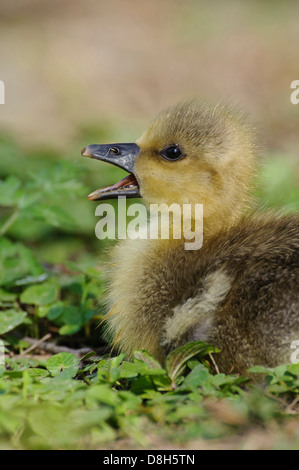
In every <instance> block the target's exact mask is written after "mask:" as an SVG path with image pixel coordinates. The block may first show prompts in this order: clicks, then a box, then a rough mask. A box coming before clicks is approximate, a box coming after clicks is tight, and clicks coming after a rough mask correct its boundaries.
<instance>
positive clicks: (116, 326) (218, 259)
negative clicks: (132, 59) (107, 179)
mask: <svg viewBox="0 0 299 470" xmlns="http://www.w3.org/2000/svg"><path fill="white" fill-rule="evenodd" d="M82 155H83V156H88V157H91V158H95V159H98V160H101V161H104V162H108V163H111V164H113V165H116V166H119V167H121V168H123V169H124V170H126V171H127V172H128V173H129V175H128V176H127V177H125V178H124V179H123V180H121V181H120V182H119V183H116V184H114V185H112V186H108V187H105V188H102V189H99V190H97V191H95V192H93V193H92V194H90V195H89V199H91V200H96V201H98V200H104V199H112V198H117V197H118V196H120V195H125V196H126V197H141V198H142V200H143V202H144V204H145V205H146V207H149V206H150V205H151V204H161V203H166V204H167V205H168V206H170V205H171V204H172V203H176V204H179V206H183V204H190V205H191V206H192V207H195V204H198V203H200V204H202V205H203V244H202V247H201V248H200V249H198V250H186V249H185V243H184V241H185V240H184V239H174V238H171V237H169V240H165V239H161V238H160V239H154V240H151V239H147V240H141V239H139V240H131V239H127V240H123V241H121V242H119V243H118V244H117V245H116V247H115V248H114V252H113V255H112V263H111V269H110V272H109V293H108V296H107V299H108V303H109V307H110V308H109V313H108V314H107V317H106V323H107V325H108V332H109V334H110V337H111V338H112V339H113V344H114V346H115V347H116V348H118V350H120V351H122V352H125V353H127V355H128V356H130V355H132V352H133V350H134V349H146V350H147V351H148V352H149V353H151V354H153V355H154V356H155V357H156V358H157V359H158V360H159V361H161V362H162V363H163V361H164V360H165V357H166V355H167V354H168V353H169V352H170V351H172V350H173V349H175V348H177V347H179V346H182V345H184V344H185V343H187V342H190V341H199V340H202V341H205V342H208V343H212V344H213V345H214V346H216V347H217V348H219V349H220V350H221V352H220V353H219V354H217V366H218V369H219V370H220V371H221V372H225V373H231V372H234V373H239V374H247V373H248V372H247V371H248V368H250V367H251V366H254V365H264V366H269V367H273V366H276V365H278V364H283V363H289V362H290V358H291V354H292V352H293V349H291V345H292V342H293V341H295V340H299V289H298V278H299V276H298V274H299V272H298V247H299V239H298V231H299V230H298V229H299V217H298V214H297V215H296V214H295V215H294V214H293V215H282V214H274V213H272V212H262V213H256V211H253V210H249V208H250V207H251V201H252V183H253V180H254V176H255V174H256V169H257V164H258V146H257V144H256V132H255V130H254V128H252V127H251V126H250V125H249V124H248V123H247V121H246V118H244V116H243V115H242V113H241V112H240V111H238V110H236V109H234V108H232V107H230V106H229V105H225V104H218V105H216V106H215V105H211V104H207V103H204V102H197V101H189V102H184V103H180V104H178V105H176V106H174V107H171V108H169V109H167V110H166V111H164V112H162V113H161V114H160V115H158V117H157V118H156V119H155V120H154V121H153V123H152V124H151V125H150V126H149V128H148V129H147V130H146V131H145V133H144V134H143V135H142V136H141V137H140V138H139V140H137V143H136V144H135V143H133V144H105V145H89V146H88V147H86V148H85V149H83V151H82ZM244 214H246V215H244ZM194 218H195V215H194ZM195 222H196V220H193V225H192V226H193V227H194V226H195V225H196V224H195Z"/></svg>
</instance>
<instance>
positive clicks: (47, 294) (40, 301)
mask: <svg viewBox="0 0 299 470" xmlns="http://www.w3.org/2000/svg"><path fill="white" fill-rule="evenodd" d="M57 296H58V287H57V286H56V285H55V284H54V283H52V282H44V283H43V284H40V285H33V286H30V287H27V289H25V290H24V292H22V294H21V297H20V301H21V303H23V304H33V305H47V304H51V303H53V302H55V300H57Z"/></svg>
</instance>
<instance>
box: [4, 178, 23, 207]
mask: <svg viewBox="0 0 299 470" xmlns="http://www.w3.org/2000/svg"><path fill="white" fill-rule="evenodd" d="M20 187H21V181H20V180H19V179H18V178H16V177H15V176H9V177H8V178H7V179H6V180H4V181H3V180H1V181H0V206H14V205H15V204H16V202H17V200H18V195H17V192H18V190H19V188H20Z"/></svg>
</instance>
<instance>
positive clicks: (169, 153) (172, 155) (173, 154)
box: [161, 145, 183, 161]
mask: <svg viewBox="0 0 299 470" xmlns="http://www.w3.org/2000/svg"><path fill="white" fill-rule="evenodd" d="M161 155H162V157H164V158H166V160H172V161H174V160H179V158H181V156H182V155H183V153H182V151H181V149H180V147H179V146H178V145H169V146H168V147H165V149H163V150H162V152H161Z"/></svg>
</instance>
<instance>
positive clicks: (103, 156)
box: [81, 144, 141, 201]
mask: <svg viewBox="0 0 299 470" xmlns="http://www.w3.org/2000/svg"><path fill="white" fill-rule="evenodd" d="M139 150H140V148H139V147H138V145H136V144H104V145H88V146H87V147H85V148H84V149H82V151H81V155H82V156H83V157H90V158H95V159H96V160H101V161H102V162H107V163H112V165H116V166H118V167H120V168H122V169H123V170H126V171H127V172H128V173H130V174H129V175H128V176H126V177H125V178H123V179H122V180H121V181H118V183H115V184H113V185H112V186H106V187H105V188H100V189H97V190H96V191H94V192H93V193H91V194H89V196H88V199H90V200H91V201H99V200H103V199H115V198H117V197H118V196H126V197H141V195H140V193H139V185H138V183H137V180H136V177H135V175H134V165H135V160H136V157H137V155H138V153H139Z"/></svg>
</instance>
